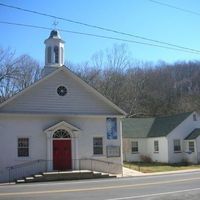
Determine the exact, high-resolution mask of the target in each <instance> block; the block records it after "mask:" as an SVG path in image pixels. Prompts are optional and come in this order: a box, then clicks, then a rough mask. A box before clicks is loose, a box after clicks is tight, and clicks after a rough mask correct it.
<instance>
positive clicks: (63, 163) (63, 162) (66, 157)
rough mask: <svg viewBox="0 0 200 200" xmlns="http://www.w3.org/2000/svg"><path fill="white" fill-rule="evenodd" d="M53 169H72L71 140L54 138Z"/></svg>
mask: <svg viewBox="0 0 200 200" xmlns="http://www.w3.org/2000/svg"><path fill="white" fill-rule="evenodd" d="M53 169H54V170H59V171H66V170H70V169H72V156H71V140H53Z"/></svg>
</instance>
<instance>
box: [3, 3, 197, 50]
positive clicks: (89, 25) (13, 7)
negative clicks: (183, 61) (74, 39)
mask: <svg viewBox="0 0 200 200" xmlns="http://www.w3.org/2000/svg"><path fill="white" fill-rule="evenodd" d="M0 6H4V7H7V8H12V9H17V10H20V11H24V12H29V13H33V14H37V15H40V16H45V17H51V18H54V19H55V18H56V19H59V20H63V21H67V22H70V23H75V24H79V25H82V26H87V27H90V28H95V29H100V30H103V31H108V32H112V33H115V34H120V35H125V36H130V37H134V38H137V39H142V40H146V41H150V42H154V43H159V44H162V45H163V44H164V45H167V46H171V47H176V48H180V49H185V50H189V51H193V52H199V53H200V50H197V49H192V48H188V47H184V46H180V45H176V44H172V43H168V42H163V41H159V40H154V39H150V38H147V37H143V36H139V35H133V34H130V33H125V32H121V31H118V30H114V29H110V28H105V27H101V26H96V25H91V24H88V23H84V22H80V21H75V20H71V19H67V18H63V17H59V16H55V15H51V14H47V13H42V12H38V11H35V10H29V9H25V8H21V7H17V6H12V5H8V4H4V3H0ZM155 46H156V45H155ZM158 46H159V45H158Z"/></svg>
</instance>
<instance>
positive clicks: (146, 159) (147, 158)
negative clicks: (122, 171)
mask: <svg viewBox="0 0 200 200" xmlns="http://www.w3.org/2000/svg"><path fill="white" fill-rule="evenodd" d="M140 160H141V162H145V163H152V162H153V161H152V159H151V157H150V156H147V155H141V156H140Z"/></svg>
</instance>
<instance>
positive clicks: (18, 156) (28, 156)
mask: <svg viewBox="0 0 200 200" xmlns="http://www.w3.org/2000/svg"><path fill="white" fill-rule="evenodd" d="M20 139H28V145H27V147H19V140H20ZM19 149H28V155H27V156H24V155H22V156H20V155H19ZM17 158H19V159H20V158H30V137H26V136H24V137H23V136H22V137H18V138H17Z"/></svg>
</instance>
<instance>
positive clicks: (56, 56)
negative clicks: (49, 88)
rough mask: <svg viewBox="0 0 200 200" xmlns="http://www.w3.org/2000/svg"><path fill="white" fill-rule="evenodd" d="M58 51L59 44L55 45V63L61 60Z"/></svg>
mask: <svg viewBox="0 0 200 200" xmlns="http://www.w3.org/2000/svg"><path fill="white" fill-rule="evenodd" d="M58 52H59V49H58V46H55V47H54V55H55V63H58V62H59V57H58V55H59V53H58Z"/></svg>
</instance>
